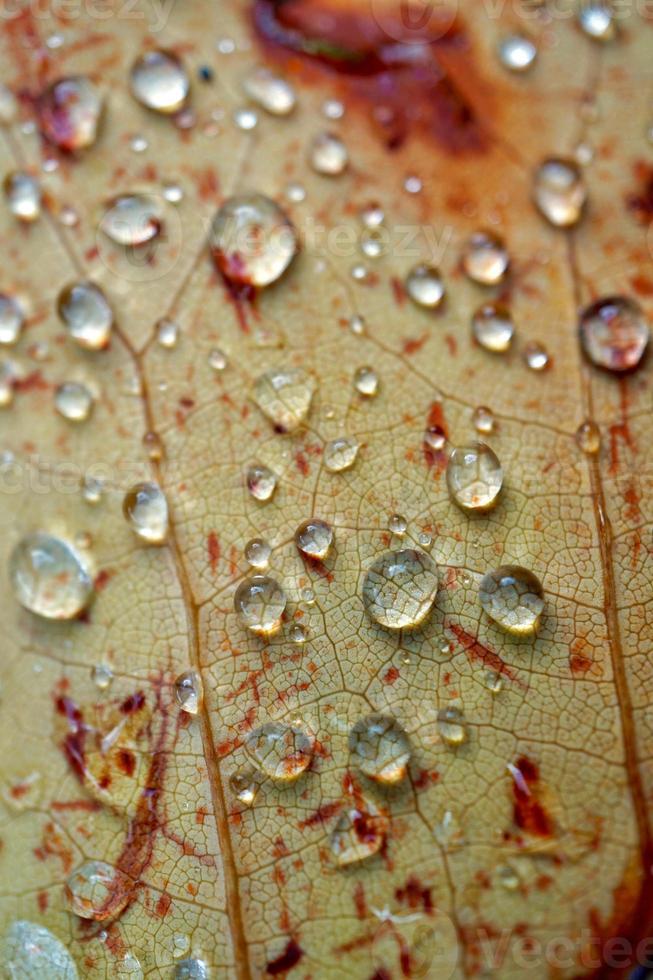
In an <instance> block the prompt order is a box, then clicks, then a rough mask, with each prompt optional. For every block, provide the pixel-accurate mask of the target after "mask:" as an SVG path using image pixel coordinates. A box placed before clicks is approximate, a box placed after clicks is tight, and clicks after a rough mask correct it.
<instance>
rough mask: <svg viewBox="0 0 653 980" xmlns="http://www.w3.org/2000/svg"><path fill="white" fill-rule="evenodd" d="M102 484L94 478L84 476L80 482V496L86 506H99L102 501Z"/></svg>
mask: <svg viewBox="0 0 653 980" xmlns="http://www.w3.org/2000/svg"><path fill="white" fill-rule="evenodd" d="M103 489H104V486H103V483H102V481H101V480H98V479H96V478H95V477H94V476H86V477H84V480H83V482H82V496H83V498H84V500H85V501H86V503H87V504H99V502H100V500H101V499H102V493H103Z"/></svg>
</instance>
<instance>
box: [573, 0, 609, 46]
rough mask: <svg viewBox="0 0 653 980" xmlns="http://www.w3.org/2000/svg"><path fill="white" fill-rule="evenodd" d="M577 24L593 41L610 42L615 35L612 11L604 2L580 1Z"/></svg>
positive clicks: (600, 0) (595, 0)
mask: <svg viewBox="0 0 653 980" xmlns="http://www.w3.org/2000/svg"><path fill="white" fill-rule="evenodd" d="M578 23H579V24H580V26H581V29H582V31H583V32H584V33H585V34H586V35H587V36H588V37H591V38H592V40H593V41H612V40H613V39H614V38H615V37H616V35H617V22H616V20H615V16H614V11H613V10H612V8H611V6H610V4H609V3H607V2H606V0H581V4H580V7H579V10H578Z"/></svg>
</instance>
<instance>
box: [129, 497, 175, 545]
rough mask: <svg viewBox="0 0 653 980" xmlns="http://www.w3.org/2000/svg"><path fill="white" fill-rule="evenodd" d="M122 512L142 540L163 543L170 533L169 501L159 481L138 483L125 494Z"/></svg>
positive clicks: (150, 542) (149, 542)
mask: <svg viewBox="0 0 653 980" xmlns="http://www.w3.org/2000/svg"><path fill="white" fill-rule="evenodd" d="M122 512H123V514H124V515H125V517H126V519H127V523H128V524H129V526H130V527H131V529H132V531H133V532H134V533H135V534H137V535H138V537H139V538H141V540H142V541H146V542H147V543H148V544H163V542H164V541H165V539H166V537H167V535H168V501H167V500H166V498H165V494H164V492H163V490H162V489H161V487H160V486H159V485H158V484H157V483H136V484H135V485H134V486H133V487H132V488H131V489H130V490H128V491H127V493H126V494H125V499H124V500H123V503H122Z"/></svg>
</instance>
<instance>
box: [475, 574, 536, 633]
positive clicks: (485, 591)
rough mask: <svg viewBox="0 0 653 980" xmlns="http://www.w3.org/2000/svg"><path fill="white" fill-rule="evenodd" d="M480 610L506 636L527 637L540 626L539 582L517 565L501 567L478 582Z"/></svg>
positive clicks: (534, 576)
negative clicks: (502, 630)
mask: <svg viewBox="0 0 653 980" xmlns="http://www.w3.org/2000/svg"><path fill="white" fill-rule="evenodd" d="M478 595H479V600H480V603H481V606H482V607H483V609H484V610H485V612H486V613H487V615H488V616H489V617H490V619H492V620H493V621H494V622H495V623H496V624H497V625H498V626H500V627H501V628H502V629H504V630H506V631H507V632H508V633H515V634H521V635H529V634H532V633H535V632H536V631H537V629H538V627H539V625H540V618H541V616H542V612H543V610H544V595H543V592H542V585H541V583H540V580H539V579H538V578H537V576H536V575H534V574H533V572H531V571H529V570H528V569H527V568H522V567H521V566H520V565H501V566H500V567H499V568H496V569H493V570H492V571H491V572H488V573H487V574H486V575H484V576H483V578H482V579H481V581H480V584H479V588H478Z"/></svg>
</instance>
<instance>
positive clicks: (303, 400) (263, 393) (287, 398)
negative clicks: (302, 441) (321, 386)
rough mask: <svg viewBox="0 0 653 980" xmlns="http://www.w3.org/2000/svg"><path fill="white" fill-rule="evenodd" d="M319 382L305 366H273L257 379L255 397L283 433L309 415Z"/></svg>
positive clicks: (292, 428) (294, 427)
mask: <svg viewBox="0 0 653 980" xmlns="http://www.w3.org/2000/svg"><path fill="white" fill-rule="evenodd" d="M314 392H315V382H314V381H313V379H312V378H311V376H310V374H307V372H306V371H304V370H303V369H302V368H292V367H280V368H273V369H272V370H271V371H266V372H265V374H262V375H260V377H258V378H257V379H256V381H255V382H254V389H253V398H254V401H255V402H256V404H257V405H258V407H259V408H260V409H261V411H262V412H263V414H264V415H266V416H267V417H268V419H269V420H270V421H271V422H272V423H273V425H275V426H276V428H277V429H279V430H280V431H281V432H293V431H294V430H295V429H297V428H298V426H300V425H301V424H302V422H303V421H304V420H305V419H306V416H307V415H308V412H309V409H310V407H311V401H312V400H313V394H314Z"/></svg>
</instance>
